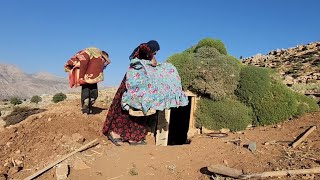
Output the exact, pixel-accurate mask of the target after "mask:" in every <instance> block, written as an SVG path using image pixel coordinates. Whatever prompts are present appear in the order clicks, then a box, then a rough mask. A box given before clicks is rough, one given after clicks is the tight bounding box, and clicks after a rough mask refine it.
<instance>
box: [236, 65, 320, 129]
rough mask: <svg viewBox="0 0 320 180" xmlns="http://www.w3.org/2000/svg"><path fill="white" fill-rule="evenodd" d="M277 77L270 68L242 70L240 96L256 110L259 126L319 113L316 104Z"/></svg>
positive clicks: (255, 114) (256, 120) (255, 116)
mask: <svg viewBox="0 0 320 180" xmlns="http://www.w3.org/2000/svg"><path fill="white" fill-rule="evenodd" d="M273 76H275V74H274V73H273V72H272V71H270V70H269V69H266V68H259V67H254V66H247V67H245V68H243V69H242V71H241V74H240V82H239V86H238V89H237V91H236V95H237V96H238V98H239V99H240V101H241V102H243V103H244V104H246V105H247V106H249V107H251V108H252V109H253V114H254V123H255V124H258V125H268V124H275V123H278V122H282V121H284V120H286V119H288V118H290V117H294V116H296V115H298V114H302V113H303V112H310V111H313V110H316V108H314V107H315V106H317V105H316V103H315V102H313V101H311V100H308V99H305V98H302V97H301V95H298V94H297V93H295V92H293V91H292V90H290V89H289V88H288V87H286V86H285V85H284V84H282V83H281V82H279V80H276V79H274V78H272V77H273ZM302 107H303V109H301V108H302ZM299 108H300V109H299Z"/></svg>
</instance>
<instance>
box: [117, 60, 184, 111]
mask: <svg viewBox="0 0 320 180" xmlns="http://www.w3.org/2000/svg"><path fill="white" fill-rule="evenodd" d="M126 88H127V91H126V92H124V94H123V96H122V108H124V109H126V110H128V109H129V107H132V108H135V109H139V110H142V111H143V113H147V111H148V110H149V109H150V108H151V109H155V110H160V111H162V110H164V109H170V108H173V107H179V106H186V105H188V97H187V96H186V95H185V93H184V92H183V91H182V87H181V79H180V76H179V74H178V71H177V69H176V68H175V67H174V66H173V65H172V64H170V63H162V64H160V63H159V64H158V65H157V66H156V67H153V66H152V65H151V61H149V60H140V59H132V60H131V64H130V67H129V69H128V71H127V74H126Z"/></svg>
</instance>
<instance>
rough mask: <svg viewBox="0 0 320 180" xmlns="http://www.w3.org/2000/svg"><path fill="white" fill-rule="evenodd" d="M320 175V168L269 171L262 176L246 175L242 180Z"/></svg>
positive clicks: (261, 174)
mask: <svg viewBox="0 0 320 180" xmlns="http://www.w3.org/2000/svg"><path fill="white" fill-rule="evenodd" d="M319 173H320V167H316V168H311V169H296V170H286V171H269V172H263V173H260V174H248V175H245V174H244V175H242V176H241V177H242V178H241V179H249V178H266V177H279V176H288V175H298V174H319Z"/></svg>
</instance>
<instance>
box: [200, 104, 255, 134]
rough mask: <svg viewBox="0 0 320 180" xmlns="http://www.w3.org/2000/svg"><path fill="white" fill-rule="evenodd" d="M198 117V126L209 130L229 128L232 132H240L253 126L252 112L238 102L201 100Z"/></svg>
mask: <svg viewBox="0 0 320 180" xmlns="http://www.w3.org/2000/svg"><path fill="white" fill-rule="evenodd" d="M196 117H197V124H198V125H202V126H204V127H206V128H208V129H212V130H219V129H221V128H226V127H227V128H229V129H230V130H231V131H239V130H243V129H245V128H246V127H247V126H248V125H250V124H251V122H252V111H251V109H250V108H248V107H246V106H245V105H244V104H242V103H241V102H239V101H236V100H231V99H225V100H222V101H212V100H211V99H208V98H201V99H200V103H199V110H197V111H196Z"/></svg>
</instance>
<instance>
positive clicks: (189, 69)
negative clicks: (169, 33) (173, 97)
mask: <svg viewBox="0 0 320 180" xmlns="http://www.w3.org/2000/svg"><path fill="white" fill-rule="evenodd" d="M192 57H193V55H192V54H191V53H188V52H183V53H179V54H174V55H172V56H170V57H169V58H168V60H167V62H169V63H172V64H173V65H174V66H175V67H176V68H177V70H178V72H179V75H180V77H181V84H182V88H183V89H184V90H187V89H190V85H191V82H192V80H193V79H195V71H196V69H195V68H194V67H195V64H196V62H195V61H194V59H193V58H192Z"/></svg>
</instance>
